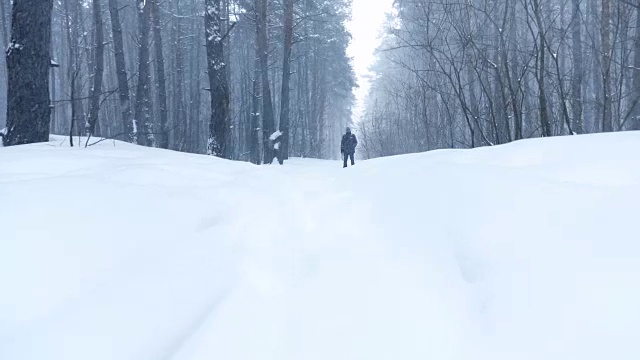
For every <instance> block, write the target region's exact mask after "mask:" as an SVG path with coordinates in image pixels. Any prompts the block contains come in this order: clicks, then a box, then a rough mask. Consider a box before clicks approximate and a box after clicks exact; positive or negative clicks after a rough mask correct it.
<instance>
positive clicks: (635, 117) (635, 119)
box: [630, 6, 640, 130]
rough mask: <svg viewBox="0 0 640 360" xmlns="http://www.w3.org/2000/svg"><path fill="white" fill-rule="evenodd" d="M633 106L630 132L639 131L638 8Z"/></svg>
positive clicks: (634, 41)
mask: <svg viewBox="0 0 640 360" xmlns="http://www.w3.org/2000/svg"><path fill="white" fill-rule="evenodd" d="M633 47H634V53H633V67H634V69H633V98H632V99H631V101H632V104H633V109H632V114H631V126H630V127H631V130H640V6H639V7H638V8H637V10H636V33H635V39H634V40H633Z"/></svg>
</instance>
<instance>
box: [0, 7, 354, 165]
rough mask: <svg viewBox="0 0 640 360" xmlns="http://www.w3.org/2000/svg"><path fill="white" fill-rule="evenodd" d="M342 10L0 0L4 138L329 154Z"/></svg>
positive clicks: (341, 115)
mask: <svg viewBox="0 0 640 360" xmlns="http://www.w3.org/2000/svg"><path fill="white" fill-rule="evenodd" d="M12 3H13V4H12ZM350 11H351V6H350V1H348V0H13V2H11V1H10V0H0V22H1V24H0V33H1V34H0V35H1V36H0V37H1V38H2V41H4V45H5V48H6V49H7V57H6V64H0V69H1V70H0V77H1V78H2V79H3V80H6V81H2V82H1V84H0V91H1V92H3V93H6V94H7V97H6V99H7V102H5V101H4V99H5V97H4V96H0V98H1V99H2V100H0V113H1V114H4V111H2V109H3V108H5V107H6V108H7V112H6V114H7V117H6V119H5V118H4V116H2V115H0V128H2V127H3V126H2V125H3V123H5V121H6V129H5V132H6V134H5V135H4V142H5V145H15V144H25V143H31V142H39V141H46V140H47V138H48V136H49V133H53V134H66V135H69V138H70V142H71V145H72V146H73V145H76V146H77V145H80V146H85V145H87V144H89V143H90V142H89V141H90V140H89V141H87V140H86V137H87V136H88V137H106V138H115V139H119V140H123V141H127V142H132V143H136V144H139V145H144V146H153V147H159V148H166V149H173V150H178V151H185V152H192V153H208V154H211V155H215V156H220V157H224V158H229V159H236V160H244V161H251V162H254V163H256V164H260V163H270V162H271V161H272V159H273V158H274V157H275V156H277V157H278V158H280V159H281V160H284V159H286V158H287V157H288V156H304V157H318V158H334V157H336V156H337V155H338V153H337V150H339V146H338V142H339V140H340V132H341V130H342V129H343V128H344V126H346V125H347V122H348V121H350V117H351V108H352V105H353V102H354V98H353V95H352V89H353V88H354V87H355V86H356V85H355V76H354V73H353V70H352V66H351V63H350V59H349V58H348V56H347V55H346V48H347V46H348V44H349V41H350V34H349V33H348V32H347V30H346V28H345V22H346V21H347V20H348V19H349V17H350ZM16 19H17V20H16ZM5 65H6V67H5ZM5 69H6V70H5ZM79 136H83V137H84V139H85V141H84V143H82V144H79V143H78V140H77V139H78V138H79ZM74 138H75V139H76V140H75V141H74ZM276 143H277V145H276Z"/></svg>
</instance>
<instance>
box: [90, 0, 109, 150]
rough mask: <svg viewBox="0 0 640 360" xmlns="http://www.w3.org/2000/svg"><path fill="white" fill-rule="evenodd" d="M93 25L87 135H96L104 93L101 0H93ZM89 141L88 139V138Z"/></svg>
mask: <svg viewBox="0 0 640 360" xmlns="http://www.w3.org/2000/svg"><path fill="white" fill-rule="evenodd" d="M93 26H94V35H93V38H94V41H95V49H94V53H93V54H94V60H93V66H94V69H93V74H92V76H93V86H92V87H91V94H90V95H89V100H90V104H89V118H88V120H87V124H86V127H85V130H86V133H87V136H89V137H90V136H92V135H94V133H95V131H96V125H97V123H98V116H99V114H100V96H101V95H102V80H103V79H102V76H103V74H104V30H103V22H102V7H101V6H100V0H93ZM87 141H88V139H87Z"/></svg>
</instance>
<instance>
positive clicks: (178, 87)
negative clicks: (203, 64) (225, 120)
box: [173, 0, 187, 151]
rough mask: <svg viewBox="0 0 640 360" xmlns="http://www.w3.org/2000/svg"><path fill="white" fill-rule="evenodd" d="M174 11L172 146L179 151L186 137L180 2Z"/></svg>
mask: <svg viewBox="0 0 640 360" xmlns="http://www.w3.org/2000/svg"><path fill="white" fill-rule="evenodd" d="M174 3H175V8H174V11H175V13H176V15H177V16H176V18H174V20H173V22H174V26H173V44H174V46H175V48H174V56H175V57H174V65H175V71H176V73H175V74H176V76H175V83H174V84H173V90H174V95H173V122H174V125H173V126H174V128H175V129H176V130H175V132H174V140H173V141H174V146H175V149H177V150H179V151H184V150H185V141H186V135H187V113H186V104H185V102H184V91H183V86H184V85H183V83H184V79H185V77H184V61H183V58H182V51H183V47H182V20H181V17H180V1H179V0H175V1H174Z"/></svg>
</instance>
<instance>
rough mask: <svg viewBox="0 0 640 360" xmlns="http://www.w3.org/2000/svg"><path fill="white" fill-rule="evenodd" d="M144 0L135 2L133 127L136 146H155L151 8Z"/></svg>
mask: <svg viewBox="0 0 640 360" xmlns="http://www.w3.org/2000/svg"><path fill="white" fill-rule="evenodd" d="M149 5H150V4H149V3H148V2H147V1H146V0H137V10H138V26H139V39H138V43H139V49H138V87H137V91H136V109H135V112H136V113H135V116H136V117H135V125H136V126H135V127H134V133H141V134H139V136H137V141H138V144H140V145H146V146H155V138H154V136H153V123H152V120H151V88H150V85H151V71H150V70H149V33H150V31H151V25H150V13H151V6H149Z"/></svg>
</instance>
